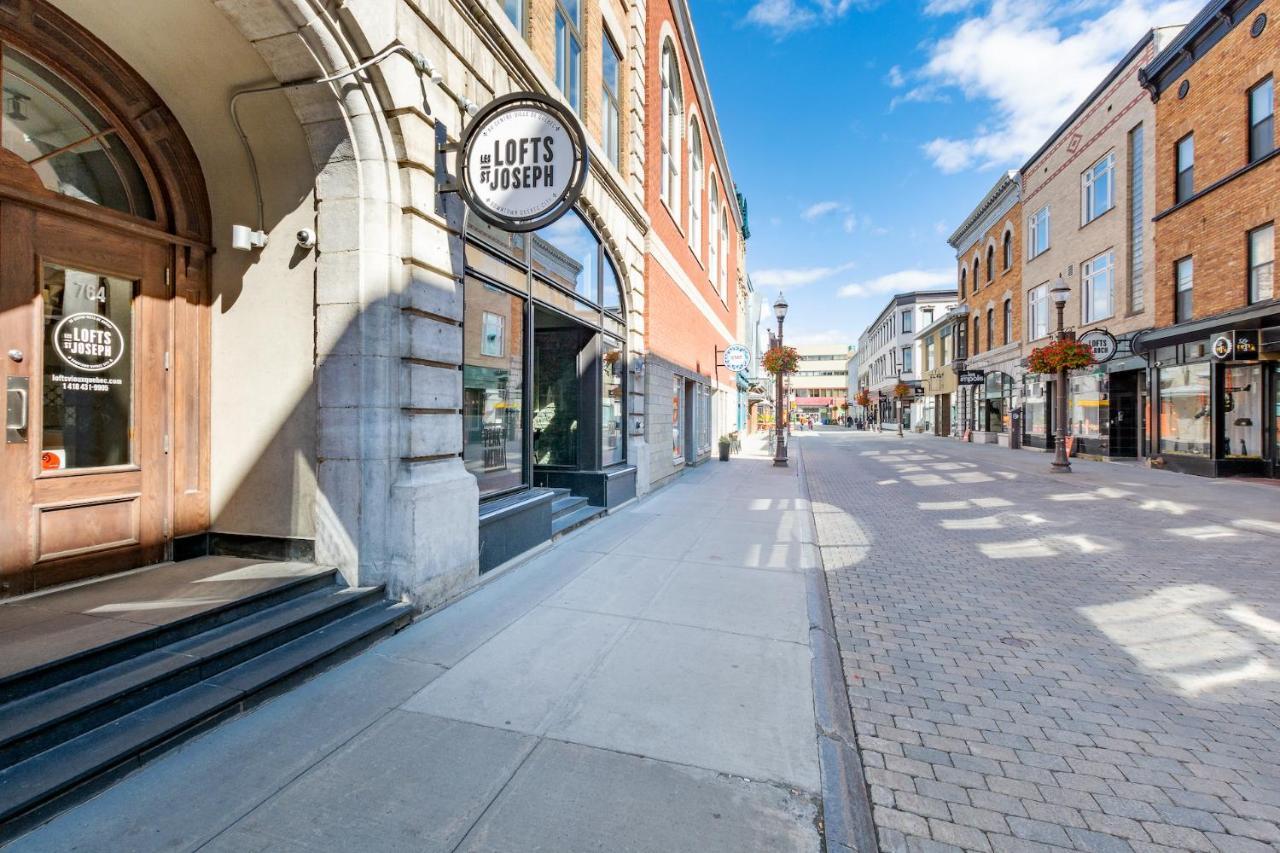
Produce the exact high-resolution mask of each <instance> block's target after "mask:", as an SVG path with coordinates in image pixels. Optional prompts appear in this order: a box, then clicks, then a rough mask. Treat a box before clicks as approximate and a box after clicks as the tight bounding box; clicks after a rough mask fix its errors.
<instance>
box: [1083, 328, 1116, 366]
mask: <svg viewBox="0 0 1280 853" xmlns="http://www.w3.org/2000/svg"><path fill="white" fill-rule="evenodd" d="M1080 343H1082V344H1084V345H1085V346H1087V347H1088V348H1089V350H1090V352H1092V353H1093V360H1094V361H1095V362H1097V363H1098V364H1102V363H1103V362H1107V361H1110V360H1111V359H1112V357H1113V356H1114V355H1115V354H1116V350H1117V349H1119V346H1118V345H1117V343H1116V338H1115V335H1113V334H1111V333H1110V332H1108V331H1107V330H1106V329H1090V330H1089V331H1087V332H1085V333H1084V334H1083V335H1081V336H1080Z"/></svg>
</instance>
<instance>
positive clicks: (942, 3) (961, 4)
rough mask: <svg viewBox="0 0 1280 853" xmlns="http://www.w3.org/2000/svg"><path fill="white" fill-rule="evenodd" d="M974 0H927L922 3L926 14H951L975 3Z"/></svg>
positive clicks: (962, 10)
mask: <svg viewBox="0 0 1280 853" xmlns="http://www.w3.org/2000/svg"><path fill="white" fill-rule="evenodd" d="M975 2H976V0H929V2H928V3H926V4H924V13H925V14H926V15H951V14H954V13H955V12H964V11H966V10H968V9H969V8H971V7H972V6H973V5H974V4H975Z"/></svg>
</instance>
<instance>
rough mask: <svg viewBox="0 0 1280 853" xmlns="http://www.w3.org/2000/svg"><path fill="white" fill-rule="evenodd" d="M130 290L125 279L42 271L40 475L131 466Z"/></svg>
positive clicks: (48, 267)
mask: <svg viewBox="0 0 1280 853" xmlns="http://www.w3.org/2000/svg"><path fill="white" fill-rule="evenodd" d="M133 292H134V285H133V282H131V281H127V280H125V279H120V278H113V277H111V276H101V275H98V274H97V273H90V272H81V271H79V270H73V269H67V268H65V267H59V266H54V265H53V264H46V265H45V266H44V275H43V282H42V286H41V295H42V297H43V302H44V389H43V390H44V406H43V408H42V411H43V426H42V431H41V432H42V439H41V441H42V443H41V454H40V467H41V469H42V470H45V471H54V470H61V469H66V468H97V467H100V466H105V465H126V464H128V463H129V462H130V461H131V455H130V447H129V438H130V429H129V425H130V423H131V421H132V414H133V412H132V402H133V369H132V368H133V351H132V343H133V341H132V338H133V335H132V330H133Z"/></svg>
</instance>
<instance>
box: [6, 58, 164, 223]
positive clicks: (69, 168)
mask: <svg viewBox="0 0 1280 853" xmlns="http://www.w3.org/2000/svg"><path fill="white" fill-rule="evenodd" d="M3 77H4V80H3V85H4V114H3V118H2V119H0V124H2V125H3V139H4V147H5V148H6V149H7V150H9V151H10V152H12V153H13V154H16V155H17V156H19V157H21V158H22V159H23V160H24V161H25V162H26V164H27V165H28V166H30V167H31V169H32V171H34V172H35V173H36V175H37V176H38V177H39V178H40V181H41V183H43V184H44V185H45V186H46V187H47V188H49V189H50V190H53V191H54V192H56V193H60V194H62V195H65V196H68V197H70V198H75V199H79V200H80V201H87V202H89V203H90V204H96V205H99V206H101V207H107V208H111V209H112V210H119V211H122V212H124V213H130V214H133V215H134V216H139V217H142V218H143V219H154V218H155V215H156V214H155V207H154V205H153V204H152V201H151V192H150V190H149V189H148V188H147V182H146V179H145V178H144V177H143V175H142V170H141V169H140V168H139V167H138V163H137V161H136V160H135V159H134V156H133V153H132V152H131V151H130V150H129V147H128V145H126V144H125V141H124V139H123V138H122V135H121V132H120V129H119V128H117V127H114V126H113V125H112V124H111V122H110V121H108V120H107V118H106V117H105V116H104V115H103V114H102V113H100V112H99V111H98V110H97V109H96V108H95V107H94V106H93V105H92V104H91V103H90V102H89V99H88V98H86V97H85V96H84V95H83V94H81V92H80V90H79V89H77V88H76V87H75V86H73V85H72V84H71V83H69V82H67V81H66V80H65V79H63V78H62V77H61V76H60V75H58V74H57V73H56V72H54V71H52V70H51V69H49V68H48V67H46V66H45V65H43V64H41V63H39V62H37V61H36V60H34V59H32V58H31V57H29V56H27V55H26V54H23V53H20V52H18V51H17V50H14V49H13V48H11V47H9V46H8V45H5V47H4V75H3Z"/></svg>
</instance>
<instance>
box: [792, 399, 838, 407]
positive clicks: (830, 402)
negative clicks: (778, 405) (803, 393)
mask: <svg viewBox="0 0 1280 853" xmlns="http://www.w3.org/2000/svg"><path fill="white" fill-rule="evenodd" d="M795 403H796V405H797V406H834V405H835V404H836V398H835V397H796V400H795Z"/></svg>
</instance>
